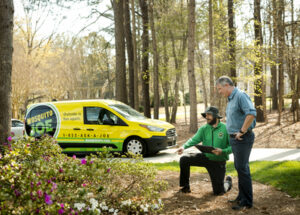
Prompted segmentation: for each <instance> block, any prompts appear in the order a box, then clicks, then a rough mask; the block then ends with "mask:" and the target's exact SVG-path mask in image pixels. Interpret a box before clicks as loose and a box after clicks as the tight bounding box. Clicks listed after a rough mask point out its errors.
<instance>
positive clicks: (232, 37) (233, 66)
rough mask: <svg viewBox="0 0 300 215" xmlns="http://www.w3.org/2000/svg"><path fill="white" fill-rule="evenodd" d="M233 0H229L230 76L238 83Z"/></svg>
mask: <svg viewBox="0 0 300 215" xmlns="http://www.w3.org/2000/svg"><path fill="white" fill-rule="evenodd" d="M233 8H234V7H233V0H228V27H229V62H230V77H231V78H232V80H233V81H234V83H235V85H236V78H237V76H236V61H235V43H236V41H235V40H236V35H235V34H236V33H235V32H236V30H235V26H234V10H233Z"/></svg>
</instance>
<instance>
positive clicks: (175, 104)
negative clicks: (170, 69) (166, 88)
mask: <svg viewBox="0 0 300 215" xmlns="http://www.w3.org/2000/svg"><path fill="white" fill-rule="evenodd" d="M170 36H171V41H172V52H173V57H174V63H175V72H176V76H175V83H174V91H175V93H174V94H175V95H174V102H173V107H172V115H171V123H176V113H177V107H178V104H179V81H180V77H181V76H182V65H183V60H184V53H185V50H186V43H187V33H185V32H184V33H183V35H182V41H181V42H182V45H181V47H182V48H181V49H180V50H179V56H178V55H177V54H176V49H175V38H174V35H173V33H172V32H171V31H170Z"/></svg>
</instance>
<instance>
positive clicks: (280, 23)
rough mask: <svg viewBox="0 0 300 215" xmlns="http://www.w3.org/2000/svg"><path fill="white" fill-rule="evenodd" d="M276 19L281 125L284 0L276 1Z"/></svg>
mask: <svg viewBox="0 0 300 215" xmlns="http://www.w3.org/2000/svg"><path fill="white" fill-rule="evenodd" d="M278 3H279V4H278V19H277V26H278V27H277V30H278V43H279V47H278V57H279V59H278V63H279V100H278V101H279V102H278V120H277V125H280V124H281V115H282V110H283V105H284V102H283V93H284V70H283V63H284V0H279V1H278Z"/></svg>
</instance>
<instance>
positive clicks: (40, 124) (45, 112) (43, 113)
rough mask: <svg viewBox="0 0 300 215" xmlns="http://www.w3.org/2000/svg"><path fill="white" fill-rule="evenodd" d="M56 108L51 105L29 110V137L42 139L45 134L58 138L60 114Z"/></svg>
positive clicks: (27, 129) (27, 124)
mask: <svg viewBox="0 0 300 215" xmlns="http://www.w3.org/2000/svg"><path fill="white" fill-rule="evenodd" d="M54 108H55V107H54ZM54 108H52V107H51V106H50V105H49V106H48V105H38V106H35V107H33V108H31V109H29V111H28V113H27V115H26V119H25V124H26V133H27V135H29V136H32V137H41V136H43V135H44V134H47V135H50V136H52V137H54V136H56V134H57V133H58V132H57V131H58V129H57V125H58V124H59V123H58V117H57V115H58V114H57V111H56V110H55V109H54ZM58 116H59V115H58Z"/></svg>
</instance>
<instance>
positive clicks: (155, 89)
mask: <svg viewBox="0 0 300 215" xmlns="http://www.w3.org/2000/svg"><path fill="white" fill-rule="evenodd" d="M153 6H154V2H153V0H151V1H150V2H149V16H150V28H151V35H152V48H153V92H154V98H153V99H154V119H158V115H159V100H160V98H159V80H158V75H159V71H158V64H159V54H158V51H157V43H156V30H155V26H154V15H153Z"/></svg>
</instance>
